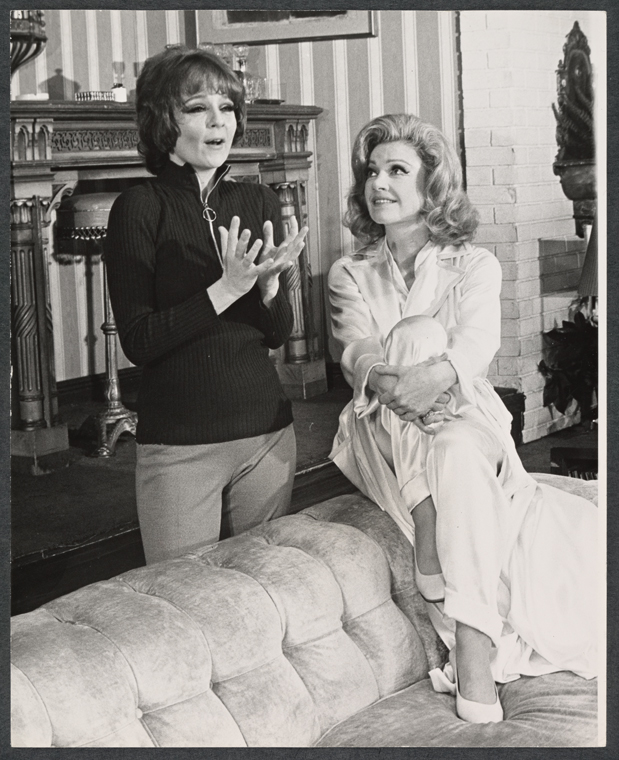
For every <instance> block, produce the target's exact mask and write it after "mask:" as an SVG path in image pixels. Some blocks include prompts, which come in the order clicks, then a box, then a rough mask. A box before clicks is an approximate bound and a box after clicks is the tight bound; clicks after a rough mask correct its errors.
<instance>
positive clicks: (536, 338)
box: [520, 333, 542, 356]
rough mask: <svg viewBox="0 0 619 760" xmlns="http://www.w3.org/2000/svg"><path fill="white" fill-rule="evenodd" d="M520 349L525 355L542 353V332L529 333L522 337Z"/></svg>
mask: <svg viewBox="0 0 619 760" xmlns="http://www.w3.org/2000/svg"><path fill="white" fill-rule="evenodd" d="M520 350H521V352H522V354H523V355H524V356H526V355H528V354H540V355H541V351H542V334H541V333H539V334H538V335H529V336H527V337H525V338H521V339H520Z"/></svg>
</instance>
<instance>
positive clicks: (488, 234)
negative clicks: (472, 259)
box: [477, 224, 516, 243]
mask: <svg viewBox="0 0 619 760" xmlns="http://www.w3.org/2000/svg"><path fill="white" fill-rule="evenodd" d="M477 237H478V239H479V240H483V241H484V242H486V243H509V242H511V241H514V240H516V230H515V229H514V227H513V225H511V224H480V225H479V227H478V230H477Z"/></svg>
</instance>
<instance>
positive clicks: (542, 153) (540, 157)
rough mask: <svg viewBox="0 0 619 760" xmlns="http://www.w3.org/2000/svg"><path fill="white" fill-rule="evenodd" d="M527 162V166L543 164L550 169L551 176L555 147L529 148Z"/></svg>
mask: <svg viewBox="0 0 619 760" xmlns="http://www.w3.org/2000/svg"><path fill="white" fill-rule="evenodd" d="M528 151H529V155H528V161H527V163H529V164H544V165H546V166H547V167H549V168H550V173H551V174H552V163H553V161H554V157H555V153H556V146H554V147H553V146H552V145H540V146H539V147H537V148H535V147H531V148H529V149H528Z"/></svg>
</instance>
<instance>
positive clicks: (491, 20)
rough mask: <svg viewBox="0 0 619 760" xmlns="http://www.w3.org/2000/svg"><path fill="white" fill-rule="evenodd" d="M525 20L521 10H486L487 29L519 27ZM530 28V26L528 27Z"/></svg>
mask: <svg viewBox="0 0 619 760" xmlns="http://www.w3.org/2000/svg"><path fill="white" fill-rule="evenodd" d="M524 21H525V19H524V14H523V12H522V11H507V10H505V11H488V13H487V25H488V29H508V30H510V31H511V30H513V29H521V28H522V26H521V24H523V23H524ZM529 28H530V27H529Z"/></svg>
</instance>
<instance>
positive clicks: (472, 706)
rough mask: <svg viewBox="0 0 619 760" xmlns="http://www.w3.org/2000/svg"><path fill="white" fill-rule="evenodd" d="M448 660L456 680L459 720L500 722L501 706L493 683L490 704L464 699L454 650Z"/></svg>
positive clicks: (501, 715) (501, 716)
mask: <svg viewBox="0 0 619 760" xmlns="http://www.w3.org/2000/svg"><path fill="white" fill-rule="evenodd" d="M449 660H450V662H451V666H452V668H453V672H454V679H455V682H456V713H457V715H458V717H459V718H460V719H461V720H465V721H467V723H500V722H501V721H502V720H503V707H502V705H501V702H500V700H499V692H498V691H497V688H496V684H494V693H495V696H496V699H495V701H494V702H493V703H492V704H491V705H487V704H485V703H484V702H473V701H472V700H471V699H465V698H464V697H463V696H462V694H460V688H459V687H458V670H457V668H456V655H455V650H453V649H452V650H451V652H450V653H449Z"/></svg>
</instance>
